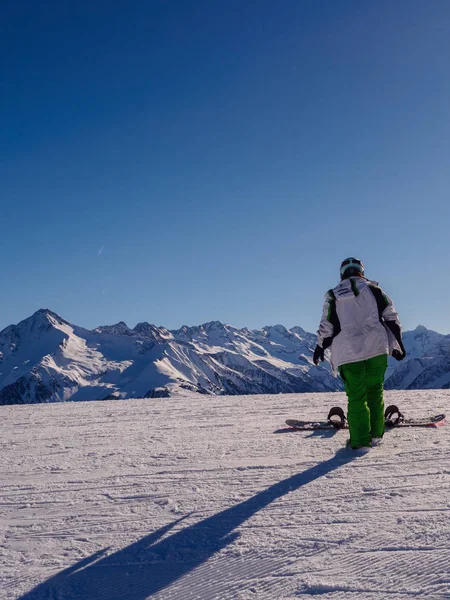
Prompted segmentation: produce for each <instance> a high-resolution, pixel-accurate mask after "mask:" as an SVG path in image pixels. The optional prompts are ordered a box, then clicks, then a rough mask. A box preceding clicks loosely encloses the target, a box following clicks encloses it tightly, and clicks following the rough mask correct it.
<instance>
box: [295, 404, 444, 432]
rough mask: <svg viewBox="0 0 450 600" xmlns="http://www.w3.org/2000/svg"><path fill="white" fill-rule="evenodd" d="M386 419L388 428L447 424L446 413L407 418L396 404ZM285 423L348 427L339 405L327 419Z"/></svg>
mask: <svg viewBox="0 0 450 600" xmlns="http://www.w3.org/2000/svg"><path fill="white" fill-rule="evenodd" d="M384 419H385V427H386V429H392V428H397V427H439V426H441V425H444V424H445V414H443V413H441V414H437V415H432V416H426V417H414V418H405V416H404V415H403V414H402V413H401V412H400V411H399V409H398V408H397V406H395V405H391V406H388V407H387V408H386V410H385V413H384ZM285 423H286V425H288V426H289V427H290V428H291V429H293V430H296V431H316V430H318V429H324V430H326V429H328V430H333V429H348V423H347V418H346V416H345V414H344V411H343V410H342V408H341V407H339V406H335V407H333V408H332V409H331V410H330V412H329V414H328V417H327V420H326V421H299V420H297V419H287V420H286V421H285Z"/></svg>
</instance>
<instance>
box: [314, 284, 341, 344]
mask: <svg viewBox="0 0 450 600" xmlns="http://www.w3.org/2000/svg"><path fill="white" fill-rule="evenodd" d="M336 325H337V324H336V298H335V296H334V293H333V291H332V290H330V291H328V292H327V293H326V294H325V299H324V302H323V310H322V319H321V321H320V325H319V330H318V332H317V345H318V346H320V347H321V348H324V349H325V350H326V349H327V348H329V346H331V342H332V341H333V338H334V337H335V336H336V335H337V334H338V333H339V331H337V329H338V327H336Z"/></svg>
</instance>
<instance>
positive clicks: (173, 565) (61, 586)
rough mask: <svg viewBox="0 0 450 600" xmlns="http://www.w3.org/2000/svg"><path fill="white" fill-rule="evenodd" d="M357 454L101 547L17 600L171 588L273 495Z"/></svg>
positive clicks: (116, 598)
mask: <svg viewBox="0 0 450 600" xmlns="http://www.w3.org/2000/svg"><path fill="white" fill-rule="evenodd" d="M354 457H355V455H354V454H353V453H350V452H348V451H346V450H339V451H338V452H337V453H336V455H335V456H333V457H332V458H330V459H328V460H326V461H325V462H323V463H320V464H318V465H316V466H314V467H311V468H309V469H307V470H306V471H303V472H302V473H297V474H296V475H293V476H292V477H288V478H287V479H284V480H283V481H280V482H278V483H275V484H274V485H272V486H270V487H269V488H267V489H266V490H263V491H261V492H259V493H258V494H255V495H254V496H252V497H251V498H249V499H248V500H245V501H244V502H241V503H240V504H236V505H235V506H232V507H231V508H227V509H226V510H223V511H222V512H220V513H217V514H215V515H213V516H211V517H208V518H207V519H203V520H202V521H199V522H198V523H194V524H193V525H190V526H189V527H185V528H184V529H181V530H180V531H176V532H175V533H172V535H168V536H167V537H165V538H164V539H161V538H162V537H163V536H164V535H165V534H167V533H168V532H169V531H170V530H171V529H172V528H173V527H174V526H175V525H177V524H179V523H180V522H181V521H183V519H185V518H186V517H188V516H189V515H186V517H183V518H181V519H178V520H176V521H174V522H172V523H169V524H168V525H166V526H165V527H162V528H161V529H159V530H157V531H155V532H153V533H151V534H150V535H148V536H145V537H143V538H142V539H140V540H138V541H137V542H135V543H133V544H130V545H129V546H127V547H126V548H123V549H122V550H119V551H118V552H115V553H113V554H110V555H109V556H105V557H104V558H101V556H102V555H103V554H105V553H106V552H107V551H108V548H106V549H105V550H103V551H100V552H96V553H95V554H92V555H91V556H89V557H87V558H84V559H83V560H81V561H80V562H78V563H76V564H75V565H73V566H71V567H69V568H67V569H65V570H64V571H61V572H60V573H58V574H57V575H55V576H54V577H51V578H50V579H48V580H47V581H45V582H44V583H41V584H39V585H38V586H36V587H35V588H34V589H32V590H31V591H30V592H27V593H26V594H24V595H23V596H21V597H20V598H18V600H47V599H48V600H53V599H54V598H71V599H72V598H76V599H77V600H88V599H89V600H94V599H96V600H100V599H104V600H144V599H145V598H149V597H151V596H152V595H153V594H156V593H157V592H159V591H160V590H163V589H164V588H166V587H168V586H169V585H171V584H172V583H174V582H175V581H177V580H178V579H180V578H181V577H183V576H184V575H186V574H187V573H189V572H190V571H192V570H194V569H195V568H196V567H198V566H199V565H201V564H203V563H205V562H206V561H207V560H208V559H209V558H211V557H212V556H213V555H214V554H216V553H217V552H219V550H221V549H223V548H225V547H226V546H228V545H229V544H230V543H232V542H233V541H234V540H235V539H236V537H238V535H239V534H238V533H236V532H235V533H233V532H234V530H235V529H236V528H237V527H239V526H240V525H241V524H242V523H243V522H244V521H246V520H247V519H249V518H250V517H252V516H253V515H254V514H255V513H257V512H258V511H259V510H261V509H263V508H265V507H266V506H268V505H269V504H270V503H271V502H273V501H274V500H277V499H278V498H281V497H282V496H284V495H285V494H287V493H289V492H292V491H295V490H297V489H299V488H300V487H302V486H304V485H307V484H308V483H311V482H312V481H314V480H316V479H318V478H319V477H323V476H324V475H327V474H328V473H330V472H331V471H333V470H334V469H337V468H338V467H340V466H342V465H344V464H346V463H348V462H350V461H351V460H352V459H353V458H354Z"/></svg>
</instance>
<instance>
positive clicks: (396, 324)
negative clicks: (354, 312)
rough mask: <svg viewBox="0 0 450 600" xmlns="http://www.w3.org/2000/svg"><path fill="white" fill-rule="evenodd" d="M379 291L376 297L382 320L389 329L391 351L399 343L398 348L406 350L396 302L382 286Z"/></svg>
mask: <svg viewBox="0 0 450 600" xmlns="http://www.w3.org/2000/svg"><path fill="white" fill-rule="evenodd" d="M377 292H378V293H375V298H376V301H377V305H378V312H379V314H380V320H381V321H382V322H383V323H384V325H385V326H386V328H387V330H388V338H389V350H390V353H392V350H393V349H395V348H397V344H398V348H399V349H401V350H403V351H404V347H403V342H402V326H401V323H400V319H399V317H398V313H397V311H396V310H395V306H394V303H393V302H392V300H391V298H389V296H388V295H387V294H385V293H384V292H383V290H382V289H381V288H378V290H377ZM389 334H392V336H393V338H394V339H392V337H391V335H389ZM395 342H396V343H397V344H396V343H395Z"/></svg>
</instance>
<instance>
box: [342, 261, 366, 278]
mask: <svg viewBox="0 0 450 600" xmlns="http://www.w3.org/2000/svg"><path fill="white" fill-rule="evenodd" d="M352 275H364V265H363V264H362V262H361V261H360V260H359V258H355V257H354V256H351V257H350V258H346V259H345V260H343V261H342V264H341V279H344V277H352Z"/></svg>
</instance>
